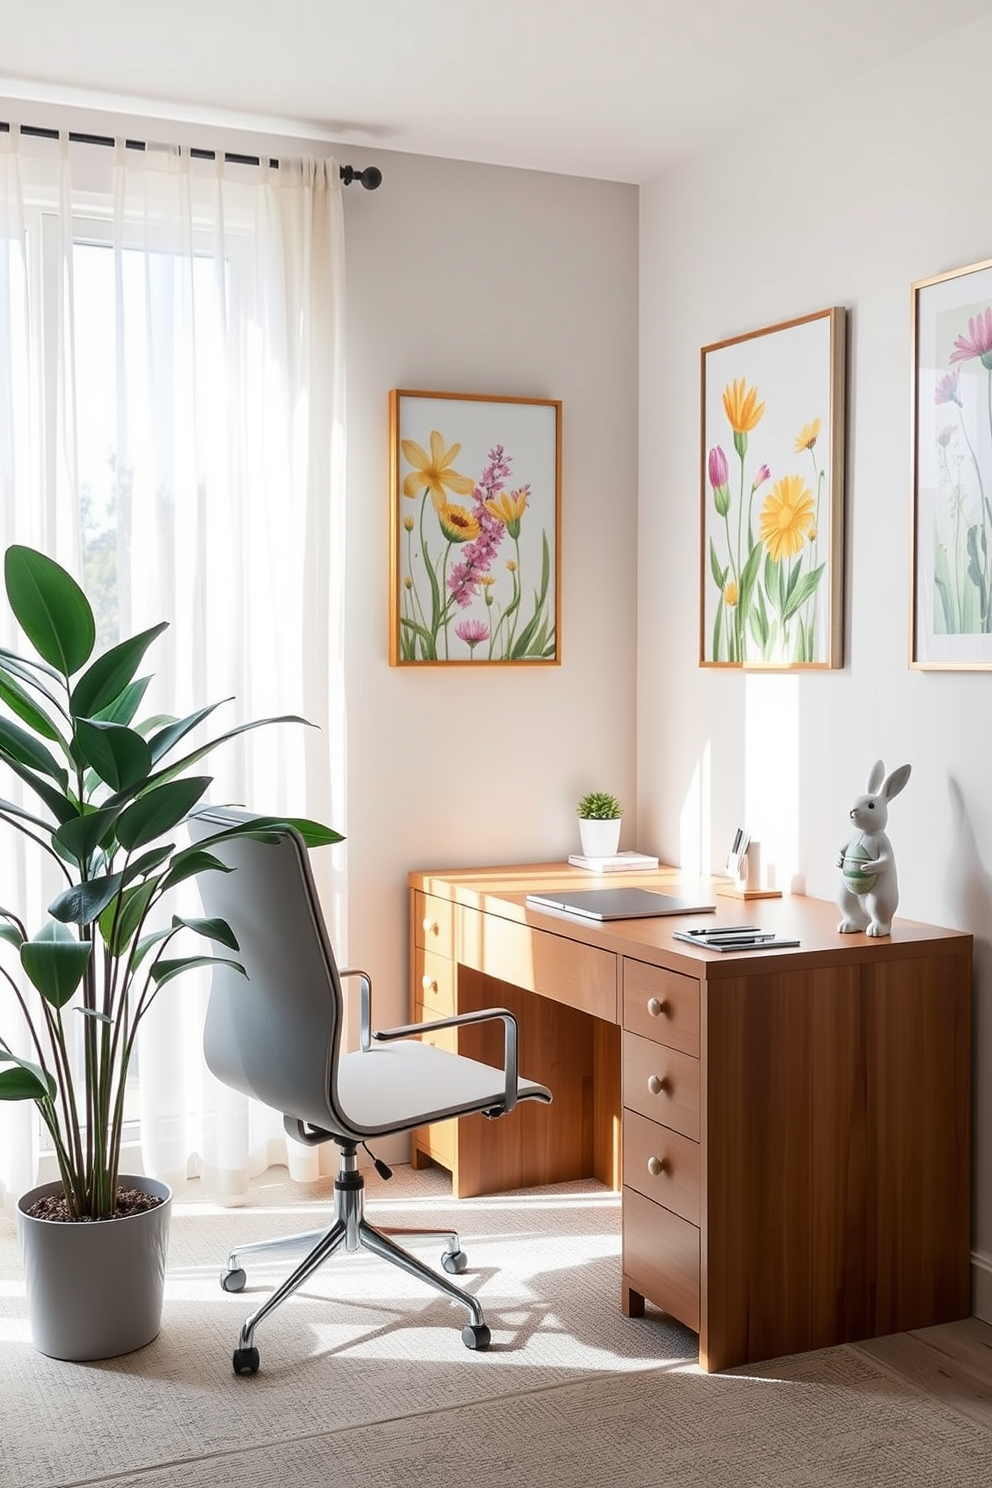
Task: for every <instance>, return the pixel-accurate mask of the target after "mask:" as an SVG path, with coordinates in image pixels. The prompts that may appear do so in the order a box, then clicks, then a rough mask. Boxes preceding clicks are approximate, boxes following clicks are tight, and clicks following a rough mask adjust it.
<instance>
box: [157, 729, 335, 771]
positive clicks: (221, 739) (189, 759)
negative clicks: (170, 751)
mask: <svg viewBox="0 0 992 1488" xmlns="http://www.w3.org/2000/svg"><path fill="white" fill-rule="evenodd" d="M271 723H302V724H304V725H305V727H307V728H313V724H312V723H309V722H308V721H307V719H305V718H300V717H299V715H298V714H296V713H284V714H281V715H280V716H279V717H278V718H258V719H256V720H255V722H254V723H242V724H239V726H238V727H237V728H233V729H229V730H228V731H227V733H226V734H219V735H218V737H217V738H216V739H211V740H210V742H209V743H208V744H203V745H201V746H200V748H199V749H194V750H193V753H192V754H186V755H183V757H182V759H179V760H176V761H174V763H173V764H171V765H169V767H168V768H167V769H165V770H160V771H159V773H158V774H157V775H156V776H155V777H154V780H155V782H156V784H157V783H159V782H163V783H164V782H165V781H167V780H174V779H175V777H176V776H177V775H180V774H182V772H183V770H187V769H188V768H189V767H190V765H194V764H195V763H196V761H197V760H201V759H203V757H204V755H207V754H209V753H210V752H211V750H214V749H216V748H217V746H218V745H219V744H226V743H227V741H228V739H236V738H237V736H238V734H246V733H248V731H249V730H250V729H257V728H267V727H268V726H269V724H271Z"/></svg>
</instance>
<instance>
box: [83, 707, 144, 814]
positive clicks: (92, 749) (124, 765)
mask: <svg viewBox="0 0 992 1488" xmlns="http://www.w3.org/2000/svg"><path fill="white" fill-rule="evenodd" d="M74 739H75V742H76V745H77V747H78V749H79V751H80V752H81V754H82V756H83V758H84V759H85V761H86V763H87V764H88V765H92V766H93V769H94V770H95V771H96V772H97V774H98V775H99V777H100V779H101V780H105V781H106V782H107V784H108V785H109V786H110V788H111V789H112V790H114V791H121V790H127V789H128V788H129V787H131V786H135V785H138V784H140V783H141V782H142V781H144V780H146V779H147V778H148V775H149V772H150V771H151V767H152V758H151V754H150V753H149V750H148V745H147V744H146V743H145V740H144V739H143V738H142V737H141V735H140V734H139V733H137V732H136V731H135V730H134V729H129V728H124V727H123V726H122V725H121V724H119V723H101V722H96V721H94V720H92V719H88V718H79V719H77V720H76V731H75V735H74ZM108 804H111V805H113V804H116V803H115V802H110V803H108Z"/></svg>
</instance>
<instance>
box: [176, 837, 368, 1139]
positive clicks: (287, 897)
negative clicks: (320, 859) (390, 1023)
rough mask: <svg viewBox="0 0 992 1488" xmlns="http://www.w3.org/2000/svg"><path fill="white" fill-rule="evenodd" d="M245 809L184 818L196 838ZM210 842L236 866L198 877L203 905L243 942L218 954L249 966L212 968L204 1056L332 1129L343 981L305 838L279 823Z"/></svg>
mask: <svg viewBox="0 0 992 1488" xmlns="http://www.w3.org/2000/svg"><path fill="white" fill-rule="evenodd" d="M250 815H251V813H248V812H239V811H231V810H226V809H225V810H221V809H219V808H218V809H212V810H210V811H207V812H204V813H203V814H201V815H200V816H198V817H195V818H194V819H193V820H191V821H190V823H189V826H190V835H191V837H192V838H193V840H194V842H202V841H203V839H204V838H207V837H211V836H213V835H214V834H215V833H217V832H222V831H224V830H225V829H226V828H228V827H230V826H231V825H233V824H234V823H235V822H241V821H244V820H246V819H248V818H250ZM207 851H209V852H211V853H213V854H214V855H215V856H216V857H217V858H219V859H220V860H221V861H222V862H223V863H225V864H226V865H227V866H228V867H229V868H232V869H233V870H234V871H233V872H231V873H222V872H220V871H218V870H213V871H208V872H205V873H202V874H201V875H200V876H199V877H198V879H197V886H198V888H199V891H200V898H201V902H202V904H203V910H204V913H205V914H206V915H207V916H208V917H210V918H213V917H215V916H219V917H220V918H222V919H224V920H226V921H227V923H228V924H229V925H230V927H231V929H232V930H233V931H234V934H235V936H236V938H237V941H238V945H239V947H240V949H239V950H238V951H237V952H233V951H227V950H224V949H223V948H221V947H218V948H217V950H218V954H222V955H225V956H230V957H232V959H234V960H236V961H240V962H241V964H242V965H243V966H244V967H245V970H246V971H247V973H248V976H247V979H246V978H245V977H243V976H242V975H241V974H240V973H239V972H237V971H234V970H233V969H232V968H230V967H226V966H215V967H214V968H213V981H212V984H211V989H210V1000H209V1004H208V1007H207V1018H206V1025H205V1028H204V1035H203V1050H204V1055H205V1057H206V1061H207V1065H208V1067H209V1068H210V1069H211V1071H212V1072H213V1073H214V1074H215V1075H216V1077H217V1078H218V1079H219V1080H221V1081H223V1083H224V1084H225V1085H230V1086H233V1087H234V1089H235V1090H240V1091H242V1092H243V1093H244V1094H245V1095H250V1096H254V1097H255V1098H256V1099H258V1100H260V1101H263V1102H264V1103H265V1104H266V1105H268V1106H272V1107H274V1108H275V1109H276V1110H277V1111H282V1112H283V1114H284V1115H286V1116H289V1117H292V1118H294V1119H296V1120H300V1121H305V1122H307V1123H309V1124H311V1125H313V1126H317V1127H320V1128H322V1129H324V1130H337V1129H338V1127H339V1125H340V1123H341V1119H342V1118H341V1113H340V1110H339V1108H338V1101H337V1081H336V1071H337V1061H338V1052H339V1045H340V1040H341V1025H342V1008H343V999H342V994H341V981H340V978H339V976H338V970H337V964H336V962H335V959H334V952H333V950H332V948H331V944H330V940H329V939H328V935H327V930H326V927H325V924H324V917H323V915H322V913H321V909H320V901H319V899H318V897H317V890H316V886H315V884H314V881H313V876H312V874H311V872H310V864H309V860H308V856H307V848H306V846H305V844H304V842H303V839H302V838H301V837H300V835H299V833H297V832H295V831H293V830H292V829H290V828H280V829H279V833H278V841H277V842H271V841H270V842H260V841H258V840H253V839H251V838H247V837H235V838H231V839H228V840H226V841H224V842H218V843H212V844H210V845H209V847H208V848H207Z"/></svg>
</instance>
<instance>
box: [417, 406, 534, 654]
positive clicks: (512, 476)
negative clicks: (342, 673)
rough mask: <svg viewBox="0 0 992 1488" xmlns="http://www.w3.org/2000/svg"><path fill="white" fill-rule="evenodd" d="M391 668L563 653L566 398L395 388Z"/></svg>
mask: <svg viewBox="0 0 992 1488" xmlns="http://www.w3.org/2000/svg"><path fill="white" fill-rule="evenodd" d="M389 429H390V441H389V443H390V488H391V502H390V512H391V518H390V534H391V535H390V544H391V546H390V594H391V614H390V648H389V660H390V664H391V665H392V666H407V665H412V666H472V665H475V666H501V665H502V666H505V665H528V666H534V665H542V664H543V665H556V664H558V663H559V662H560V661H561V573H560V569H561V403H560V402H559V401H556V400H555V399H551V398H490V397H484V396H482V395H478V394H475V393H422V392H409V391H406V390H405V389H402V388H397V389H394V390H393V391H392V392H391V393H390V395H389Z"/></svg>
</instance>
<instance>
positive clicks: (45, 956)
mask: <svg viewBox="0 0 992 1488" xmlns="http://www.w3.org/2000/svg"><path fill="white" fill-rule="evenodd" d="M90 950H91V947H90V944H89V942H88V941H83V940H77V939H76V937H75V935H73V934H72V932H71V931H70V930H67V929H66V928H65V926H64V925H58V924H54V923H52V922H51V921H50V922H49V923H48V924H47V925H45V926H43V928H42V929H41V930H39V932H38V934H37V935H35V936H34V937H33V938H32V939H31V940H26V941H25V942H24V944H23V945H22V946H21V965H22V966H23V967H24V970H25V971H26V972H27V974H28V976H29V977H30V978H31V981H32V983H33V984H34V986H35V987H37V989H38V991H39V992H40V993H41V995H42V997H43V998H44V999H45V1001H46V1002H48V1003H50V1004H51V1006H52V1007H54V1008H60V1007H64V1006H65V1004H66V1003H67V1002H68V1001H69V999H70V997H72V995H73V994H74V992H75V991H76V988H77V987H78V986H79V984H80V982H81V981H82V979H83V973H84V972H85V970H86V966H87V963H88V962H89V959H90Z"/></svg>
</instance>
